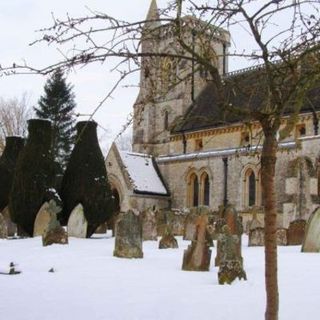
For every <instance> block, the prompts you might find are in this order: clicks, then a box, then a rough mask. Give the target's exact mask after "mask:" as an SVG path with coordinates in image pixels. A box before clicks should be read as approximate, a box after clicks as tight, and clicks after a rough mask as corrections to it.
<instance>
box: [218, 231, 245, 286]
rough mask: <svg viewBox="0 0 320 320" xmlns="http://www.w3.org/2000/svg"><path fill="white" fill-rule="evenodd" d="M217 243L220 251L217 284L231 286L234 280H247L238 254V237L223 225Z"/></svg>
mask: <svg viewBox="0 0 320 320" xmlns="http://www.w3.org/2000/svg"><path fill="white" fill-rule="evenodd" d="M218 241H219V246H220V250H221V254H220V264H219V272H218V280H219V284H225V283H227V284H231V283H232V282H233V281H234V280H235V279H236V278H239V280H241V279H244V280H247V276H246V273H245V271H244V270H243V267H242V265H243V263H242V259H241V257H239V252H238V250H239V249H238V246H239V241H240V239H239V237H238V236H237V235H232V234H231V231H230V228H229V226H228V225H224V226H223V227H222V230H221V233H220V234H219V236H218Z"/></svg>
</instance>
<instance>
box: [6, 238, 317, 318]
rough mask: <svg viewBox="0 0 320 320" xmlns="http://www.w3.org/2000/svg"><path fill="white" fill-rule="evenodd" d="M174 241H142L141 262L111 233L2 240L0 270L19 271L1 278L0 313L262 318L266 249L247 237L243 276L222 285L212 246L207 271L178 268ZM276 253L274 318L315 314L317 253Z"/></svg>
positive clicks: (296, 249)
mask: <svg viewBox="0 0 320 320" xmlns="http://www.w3.org/2000/svg"><path fill="white" fill-rule="evenodd" d="M176 238H177V240H178V244H179V248H177V249H165V250H163V249H161V250H160V249H158V241H144V242H143V258H142V259H124V258H118V257H114V256H113V251H114V239H115V238H114V237H112V236H111V233H110V232H108V233H107V234H99V235H97V234H94V235H93V236H92V237H91V238H90V239H80V238H73V237H69V244H68V245H57V244H54V245H51V246H47V247H43V246H42V241H41V238H40V237H34V238H26V239H15V240H14V239H10V240H6V239H1V240H0V247H1V258H0V269H1V270H0V271H1V272H3V271H8V270H9V263H10V262H14V263H15V265H16V269H17V270H20V271H21V272H22V273H21V274H18V275H14V276H6V275H0V283H1V288H2V290H1V293H0V310H1V314H5V315H6V318H8V319H10V320H21V319H24V320H40V319H46V320H53V319H61V320H66V319H70V317H71V316H72V318H73V319H77V320H85V319H92V320H100V319H101V320H104V319H119V320H126V319H139V320H140V319H203V320H205V319H246V320H258V319H263V317H264V308H265V288H264V247H261V246H255V247H248V237H247V236H246V235H244V236H243V237H242V256H243V260H244V269H245V270H246V274H247V281H243V280H241V281H239V280H236V281H235V282H234V283H233V284H232V285H223V286H222V285H219V284H218V276H217V274H218V267H215V266H214V258H215V255H216V246H215V247H212V248H211V250H212V255H211V264H210V269H209V271H206V272H204V271H203V272H196V271H182V270H181V268H182V257H183V252H184V250H185V249H187V247H188V245H190V241H189V240H183V239H182V237H176ZM159 239H160V238H158V240H159ZM214 242H215V245H216V241H214ZM278 258H279V286H280V293H281V305H280V314H279V318H280V319H283V320H292V319H317V318H318V316H319V310H318V302H319V300H320V290H319V287H320V278H319V276H318V273H319V265H320V255H319V254H318V253H302V252H301V246H279V247H278ZM49 270H51V271H53V272H49Z"/></svg>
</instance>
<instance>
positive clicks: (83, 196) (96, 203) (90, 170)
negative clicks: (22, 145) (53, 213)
mask: <svg viewBox="0 0 320 320" xmlns="http://www.w3.org/2000/svg"><path fill="white" fill-rule="evenodd" d="M76 129H77V138H76V143H75V146H74V149H73V151H72V153H71V157H70V160H69V163H68V165H67V169H66V171H65V174H64V176H63V179H62V184H61V199H62V202H63V211H62V216H61V219H60V220H61V222H62V224H66V223H67V221H68V219H69V216H70V213H71V211H72V210H73V208H74V207H75V206H76V205H77V204H78V203H81V204H82V206H83V208H84V214H85V217H86V219H87V221H88V229H87V237H90V236H91V235H92V234H93V233H94V231H95V230H96V228H97V227H98V226H99V225H100V224H101V223H104V222H105V221H107V220H108V219H109V218H110V217H111V216H112V212H113V200H112V192H111V188H110V185H109V182H108V177H107V171H106V167H105V163H104V158H103V155H102V152H101V149H100V147H99V143H98V138H97V124H96V122H94V121H81V122H78V123H77V125H76Z"/></svg>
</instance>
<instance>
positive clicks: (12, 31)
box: [0, 0, 245, 140]
mask: <svg viewBox="0 0 320 320" xmlns="http://www.w3.org/2000/svg"><path fill="white" fill-rule="evenodd" d="M150 2H151V0H117V1H114V0H1V1H0V30H1V32H0V42H1V50H0V64H1V65H8V64H9V65H10V64H12V62H14V61H15V62H17V63H22V62H23V60H26V61H27V63H28V64H29V65H33V66H36V67H44V66H46V65H49V64H51V63H53V62H54V61H57V59H59V58H61V55H60V54H59V52H58V50H57V49H56V48H55V47H54V46H50V47H48V46H46V45H44V44H42V45H36V46H29V45H28V44H29V43H31V42H32V41H34V40H35V39H37V38H39V33H38V34H37V33H36V32H35V31H36V30H38V29H40V28H43V27H46V26H51V24H52V17H51V14H52V13H54V15H55V16H56V17H59V18H64V17H66V13H68V14H69V15H70V16H72V17H75V16H83V15H85V14H87V13H88V9H87V7H89V8H90V9H92V10H96V11H101V12H105V13H108V14H109V15H112V16H114V17H119V18H121V19H124V20H131V21H134V20H136V19H143V18H144V17H145V15H146V13H147V11H148V8H149V5H150ZM166 3H167V1H166V0H158V5H159V6H160V7H161V6H164V5H165V4H166ZM233 36H234V35H233ZM236 37H237V38H238V39H239V38H240V40H242V41H240V43H243V42H245V41H244V38H243V37H244V36H243V35H241V30H239V33H237V35H236ZM234 38H235V37H234ZM241 67H243V65H234V64H233V65H232V64H231V69H236V68H241ZM109 69H110V67H108V66H107V65H100V64H96V65H91V66H90V67H86V68H83V69H81V70H77V71H76V73H74V72H73V73H71V74H70V75H69V76H68V81H69V82H71V83H72V84H73V85H74V92H75V94H76V102H77V105H78V110H77V111H78V112H80V113H84V114H87V113H90V112H92V110H93V109H94V108H95V107H96V106H97V105H98V104H99V102H100V101H101V99H103V97H104V96H105V94H106V93H107V92H108V90H110V89H111V88H112V87H113V85H114V82H115V79H116V75H115V74H110V72H109ZM45 80H46V78H45V77H43V76H38V75H24V76H22V75H20V76H11V77H2V78H0V96H1V97H4V98H11V97H18V98H19V97H21V96H22V94H23V93H25V92H26V93H27V95H28V96H29V102H30V104H31V105H35V104H36V103H37V100H38V99H39V97H40V95H41V94H42V93H43V85H44V82H45ZM133 82H135V83H136V84H137V83H138V78H137V77H136V78H135V79H134V81H133ZM136 95H137V89H136V88H126V89H122V90H121V89H120V90H118V91H117V92H116V93H115V94H114V96H113V99H112V100H109V101H108V102H107V103H106V104H105V105H104V106H103V107H102V108H101V109H100V110H99V112H98V113H97V114H96V116H95V120H96V121H97V122H98V123H99V124H100V125H101V126H103V127H105V128H107V129H108V130H109V131H110V134H109V139H111V140H112V137H114V136H115V135H116V134H117V133H118V132H119V131H120V130H121V128H122V126H123V124H124V123H125V122H126V118H127V115H128V114H129V113H130V112H131V111H132V105H133V103H134V100H135V98H136ZM82 119H86V118H85V117H84V118H82Z"/></svg>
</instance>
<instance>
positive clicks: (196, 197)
mask: <svg viewBox="0 0 320 320" xmlns="http://www.w3.org/2000/svg"><path fill="white" fill-rule="evenodd" d="M198 204H199V183H198V177H197V176H196V175H194V179H193V200H192V206H193V207H197V206H198Z"/></svg>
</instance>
